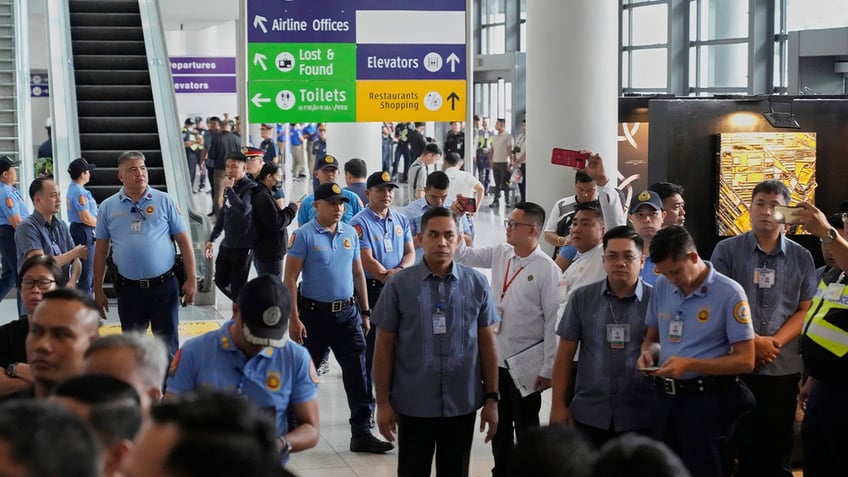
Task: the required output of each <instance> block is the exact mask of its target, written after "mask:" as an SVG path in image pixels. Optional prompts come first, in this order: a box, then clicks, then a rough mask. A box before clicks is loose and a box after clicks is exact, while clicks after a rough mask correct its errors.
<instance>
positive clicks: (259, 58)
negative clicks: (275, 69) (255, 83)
mask: <svg viewBox="0 0 848 477" xmlns="http://www.w3.org/2000/svg"><path fill="white" fill-rule="evenodd" d="M267 59H268V57H267V56H265V55H263V54H262V53H257V54H255V55H253V66H256V65H259V67H260V68H262V71H268V68H267V67H266V66H265V60H267Z"/></svg>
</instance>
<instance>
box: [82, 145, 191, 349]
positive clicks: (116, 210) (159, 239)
mask: <svg viewBox="0 0 848 477" xmlns="http://www.w3.org/2000/svg"><path fill="white" fill-rule="evenodd" d="M118 179H119V180H120V181H121V183H122V184H123V185H124V186H123V187H121V190H119V191H118V192H117V193H116V194H114V195H112V196H111V197H109V198H107V199H106V200H105V201H103V204H101V206H100V215H99V220H98V221H97V228H96V229H95V230H94V237H95V243H94V299H95V300H96V301H97V306H99V307H100V309H101V314H102V315H103V317H104V318H105V316H106V312H107V311H109V301H108V299H107V298H106V294H105V293H104V291H103V278H104V276H105V274H106V254H107V252H108V250H109V246H110V243H111V246H112V259H113V261H114V264H115V267H116V268H117V270H116V272H117V273H116V276H115V279H116V289H117V294H118V315H119V317H120V320H121V329H123V330H124V331H128V330H136V329H140V330H146V329H147V327H148V325H150V326H151V328H152V329H153V333H154V334H156V335H158V336H161V337H162V338H163V339H164V340H165V342H166V343H167V344H168V351H169V352H170V353H171V354H174V353H176V352H177V348H179V334H178V331H179V330H178V329H177V321H178V319H179V304H180V298H179V297H180V286H179V282H178V281H177V277H176V275H175V274H174V271H173V268H174V264H175V263H176V255H175V253H174V244H173V241H175V242H176V244H177V246H178V247H179V251H180V253H181V254H182V260H183V266H184V267H185V276H186V281H185V283H184V284H183V285H182V293H183V295H184V296H183V305H190V304H191V303H193V302H194V293H195V291H196V290H197V276H196V274H195V269H194V250H193V249H192V246H191V239H190V238H189V235H188V232H187V231H186V224H185V220H183V217H182V213H181V212H180V211H179V209H178V208H177V205H176V204H175V203H174V201H173V199H171V198H170V197H169V196H168V194H166V193H164V192H161V191H158V190H156V189H153V188H152V187H149V186H148V184H147V167H146V166H145V164H144V154H142V153H141V152H139V151H127V152H124V153H122V154H121V155H120V156H119V157H118Z"/></svg>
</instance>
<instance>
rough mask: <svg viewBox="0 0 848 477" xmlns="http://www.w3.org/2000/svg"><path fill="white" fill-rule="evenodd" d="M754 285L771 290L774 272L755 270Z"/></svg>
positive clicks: (764, 269)
mask: <svg viewBox="0 0 848 477" xmlns="http://www.w3.org/2000/svg"><path fill="white" fill-rule="evenodd" d="M754 283H755V284H756V285H757V286H758V287H760V288H771V287H773V286H774V270H772V269H771V268H765V267H764V268H755V269H754Z"/></svg>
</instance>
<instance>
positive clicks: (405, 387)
mask: <svg viewBox="0 0 848 477" xmlns="http://www.w3.org/2000/svg"><path fill="white" fill-rule="evenodd" d="M437 307H440V308H439V309H440V310H442V311H443V312H444V314H445V323H446V327H445V333H444V334H435V329H434V326H433V319H432V317H433V314H434V312H435V311H436V309H437ZM499 321H500V318H499V317H498V312H497V309H496V308H495V303H494V301H493V300H492V296H491V288H490V287H489V282H488V281H487V280H486V277H484V276H483V274H481V273H480V272H478V271H476V270H474V269H473V268H471V267H466V266H464V265H460V264H458V263H456V262H454V263H453V266H452V269H451V271H450V272H449V273H448V275H447V276H446V277H445V278H444V279H441V278H439V277H437V276H435V275H433V274H432V273H430V269H428V268H427V265H426V264H425V263H423V262H422V263H419V264H416V265H413V266H412V267H409V268H405V269H403V270H401V271H399V272H397V273H395V274H394V275H392V276H391V277H389V279H388V280H387V281H386V286H385V287H384V288H383V291H382V292H381V293H380V298H379V299H378V300H377V303H376V306H374V311H373V312H372V314H371V322H372V323H374V324H375V325H376V326H378V327H379V328H380V329H382V330H385V331H389V332H392V333H396V335H397V336H396V338H395V347H394V360H393V363H392V382H391V386H392V388H391V392H390V396H389V397H390V399H391V403H392V407H393V408H394V409H395V412H397V413H398V414H403V415H405V416H412V417H425V418H431V417H455V416H463V415H466V414H470V413H472V412H474V411H475V410H477V409H479V408H480V407H481V406H482V405H483V376H482V370H481V367H480V366H481V362H480V350H479V348H478V346H477V333H478V329H479V328H485V327H488V326H492V325H494V324H495V323H497V322H499Z"/></svg>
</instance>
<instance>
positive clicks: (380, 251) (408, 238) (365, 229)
mask: <svg viewBox="0 0 848 477" xmlns="http://www.w3.org/2000/svg"><path fill="white" fill-rule="evenodd" d="M350 224H351V225H353V228H354V229H355V230H356V234H357V236H358V237H359V248H360V249H366V248H367V249H369V250H371V255H373V256H374V260H376V261H377V262H379V263H380V264H381V265H382V266H383V267H385V268H386V269H387V270H391V269H392V268H397V266H398V265H400V262H401V260H403V250H404V246H405V245H406V243H407V242H409V243H412V233H411V232H410V229H409V221H408V220H407V219H406V217H405V216H404V215H403V214H399V213H397V212H394V211H392V210H389V211H388V213H387V214H386V218H385V219H384V218H382V217H380V216H379V215H377V213H376V212H374V211H373V210H371V209H370V208H368V207H366V208H365V210H363V211H362V212H360V213H358V214H356V216H355V217H354V218H353V221H351V223H350ZM387 244H390V245H389V246H390V247H391V251H388V250H387V248H389V247H387ZM365 276H366V277H367V278H374V277H372V276H371V275H369V274H368V271H367V270H366V271H365Z"/></svg>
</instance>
